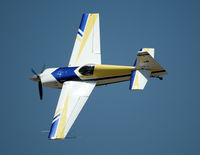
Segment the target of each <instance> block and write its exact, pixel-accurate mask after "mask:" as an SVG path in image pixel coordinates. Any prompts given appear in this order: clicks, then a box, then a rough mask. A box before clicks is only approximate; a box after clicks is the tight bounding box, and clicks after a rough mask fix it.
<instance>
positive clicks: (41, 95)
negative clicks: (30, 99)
mask: <svg viewBox="0 0 200 155" xmlns="http://www.w3.org/2000/svg"><path fill="white" fill-rule="evenodd" d="M38 88H39V93H40V100H42V97H43V92H42V83H41V81H40V82H38Z"/></svg>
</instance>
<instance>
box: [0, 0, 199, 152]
mask: <svg viewBox="0 0 200 155" xmlns="http://www.w3.org/2000/svg"><path fill="white" fill-rule="evenodd" d="M199 3H200V2H199V1H195V0H190V1H189V0H182V1H181V0H168V1H158V0H151V1H148V0H131V1H127V0H124V1H112V0H111V1H103V0H102V1H94V0H84V1H80V0H79V1H76V0H74V1H64V0H63V1H53V0H49V1H45V0H43V1H37V0H36V1H30V0H29V1H27V0H26V1H25V0H24V1H23V0H19V1H14V0H10V1H7V0H0V23H1V24H0V34H1V35H0V52H1V56H0V60H1V61H0V64H1V65H0V69H1V77H0V78H1V79H0V81H1V89H0V90H1V104H0V114H1V117H0V120H1V126H0V133H1V142H0V150H1V154H29V155H32V154H49V155H51V154H75V155H79V154H95V155H98V154H99V155H100V154H116V155H117V154H137V155H146V154H150V155H151V154H152V155H155V154H159V155H160V154H162V155H169V154H170V155H179V154H180V155H188V154H192V155H198V154H200V147H199V146H200V142H199V139H200V134H199V131H200V113H199V109H200V105H199V96H198V95H199V71H198V67H199V57H200V54H199V51H198V49H199V36H200V31H199V27H200V21H199V15H200V11H199ZM88 12H92V13H94V12H98V13H100V26H101V51H102V63H104V64H114V65H132V64H133V62H134V60H135V58H136V54H137V51H138V50H139V49H140V48H142V47H153V48H155V58H156V60H158V61H159V63H160V64H161V65H162V66H163V67H164V68H165V69H166V70H167V71H168V73H169V75H167V76H165V77H164V80H163V81H160V80H157V79H150V80H149V82H148V84H147V86H146V88H145V90H144V91H138V92H132V91H129V89H128V88H129V82H124V83H119V84H113V85H107V86H101V87H97V88H95V90H94V91H93V93H92V94H91V96H90V98H89V99H88V101H87V103H86V105H85V107H84V109H83V110H82V112H81V114H80V116H79V117H78V119H77V120H76V122H75V124H74V126H73V127H72V129H71V131H70V135H71V136H75V137H76V138H75V139H66V140H63V141H60V140H57V141H49V140H48V139H47V136H48V134H47V133H41V132H40V131H43V130H49V128H50V125H51V121H52V117H53V114H54V111H55V108H56V104H57V101H58V97H59V93H60V90H56V89H50V88H44V100H43V101H40V100H39V94H38V88H37V84H36V83H34V82H32V81H30V80H29V77H31V76H32V73H31V70H30V69H31V68H32V67H33V68H34V69H35V70H37V71H38V72H39V71H40V70H41V68H42V66H43V64H46V66H47V67H58V66H66V65H67V64H68V61H69V58H70V55H71V51H72V48H73V44H74V41H75V36H76V33H77V29H78V26H79V23H80V20H81V16H82V14H83V13H88Z"/></svg>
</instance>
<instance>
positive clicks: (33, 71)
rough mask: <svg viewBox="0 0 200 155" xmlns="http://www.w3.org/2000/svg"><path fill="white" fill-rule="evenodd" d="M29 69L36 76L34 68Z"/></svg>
mask: <svg viewBox="0 0 200 155" xmlns="http://www.w3.org/2000/svg"><path fill="white" fill-rule="evenodd" d="M31 71H32V73H33V74H35V75H37V76H38V74H37V73H36V72H35V70H34V69H33V68H32V69H31Z"/></svg>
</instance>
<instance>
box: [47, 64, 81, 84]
mask: <svg viewBox="0 0 200 155" xmlns="http://www.w3.org/2000/svg"><path fill="white" fill-rule="evenodd" d="M77 68H78V67H62V68H58V69H56V70H55V71H54V72H53V73H51V74H52V75H53V76H54V77H55V79H56V80H57V81H59V82H60V83H63V82H65V81H77V80H80V78H79V77H78V76H77V75H76V73H75V72H74V71H75V70H76V69H77Z"/></svg>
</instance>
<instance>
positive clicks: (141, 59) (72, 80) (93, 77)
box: [31, 14, 167, 139]
mask: <svg viewBox="0 0 200 155" xmlns="http://www.w3.org/2000/svg"><path fill="white" fill-rule="evenodd" d="M32 72H33V73H34V76H33V77H32V78H31V80H33V81H35V82H38V86H39V92H40V99H42V96H43V95H42V85H44V86H46V87H51V88H60V89H61V93H60V97H59V100H58V105H57V108H56V111H55V114H54V117H53V121H52V125H51V129H50V132H49V136H48V138H49V139H64V138H65V137H66V135H67V133H68V132H69V130H70V128H71V126H72V125H73V123H74V121H75V120H76V118H77V116H78V115H79V113H80V111H81V109H82V108H83V106H84V104H85V103H86V101H87V99H88V97H89V96H90V94H91V92H92V90H93V89H94V87H95V86H100V85H105V84H111V83H117V82H122V81H128V80H130V85H129V89H130V90H142V89H144V87H145V85H146V83H147V81H148V79H149V78H159V79H160V80H162V77H160V76H161V75H166V74H167V72H166V71H165V70H164V69H163V68H162V67H161V66H160V65H159V63H158V62H156V61H155V59H154V49H153V48H142V49H141V50H140V51H139V52H138V54H137V59H136V60H135V63H134V64H133V66H119V65H103V64H101V49H100V28H99V14H83V16H82V19H81V23H80V26H79V29H78V33H77V36H76V40H75V45H74V48H73V51H72V55H71V58H70V62H69V65H68V67H59V68H48V69H45V70H43V71H42V72H41V73H40V74H37V73H36V72H35V71H34V70H33V69H32Z"/></svg>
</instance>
